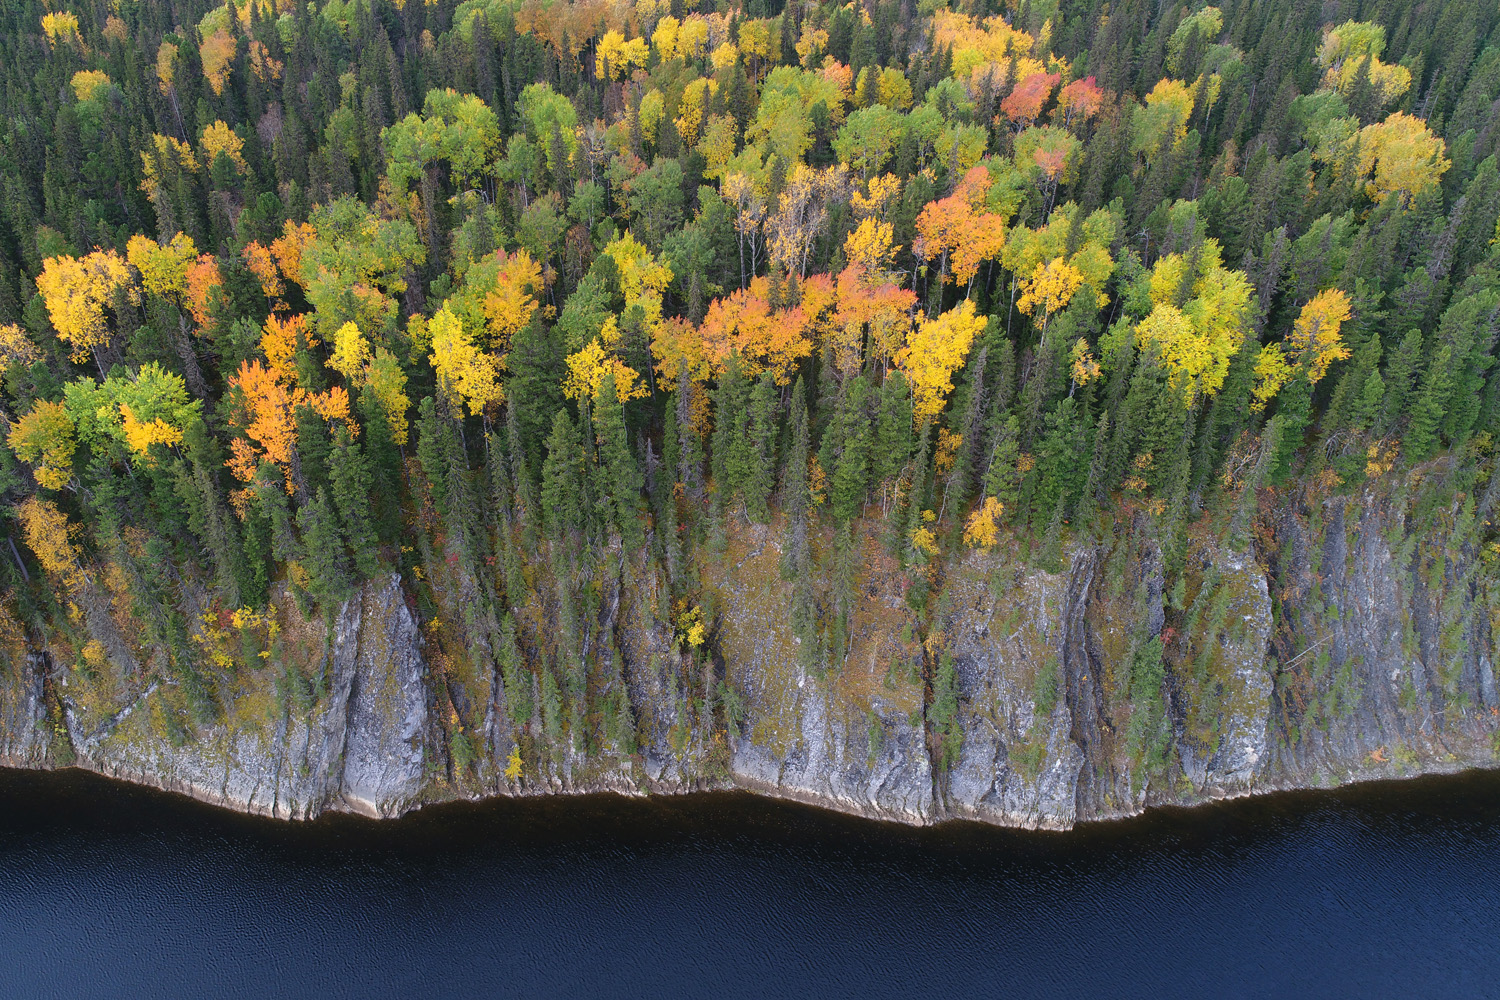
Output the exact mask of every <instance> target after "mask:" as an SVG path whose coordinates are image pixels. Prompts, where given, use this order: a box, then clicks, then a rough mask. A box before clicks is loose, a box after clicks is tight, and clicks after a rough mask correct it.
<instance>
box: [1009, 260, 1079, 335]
mask: <svg viewBox="0 0 1500 1000" xmlns="http://www.w3.org/2000/svg"><path fill="white" fill-rule="evenodd" d="M1020 285H1021V298H1020V300H1019V301H1017V303H1016V305H1017V306H1018V307H1019V308H1020V310H1021V311H1022V312H1023V313H1025V314H1026V315H1028V316H1030V315H1031V313H1032V310H1034V309H1036V308H1038V307H1040V308H1041V314H1042V323H1043V325H1045V324H1046V322H1047V320H1048V319H1049V318H1050V317H1051V316H1052V314H1053V313H1055V312H1057V311H1058V310H1059V309H1062V308H1064V307H1065V306H1067V304H1068V303H1069V302H1070V301H1071V300H1072V298H1073V293H1074V292H1076V291H1078V289H1079V288H1081V287H1083V272H1081V271H1079V270H1078V268H1076V267H1074V266H1073V265H1072V264H1069V263H1068V262H1066V261H1065V260H1063V259H1062V258H1061V257H1053V258H1052V259H1051V260H1049V261H1047V263H1045V264H1038V265H1037V266H1036V269H1035V270H1033V271H1032V272H1031V274H1030V275H1029V276H1027V277H1024V278H1022V279H1021V282H1020Z"/></svg>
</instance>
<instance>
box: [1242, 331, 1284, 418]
mask: <svg viewBox="0 0 1500 1000" xmlns="http://www.w3.org/2000/svg"><path fill="white" fill-rule="evenodd" d="M1291 380H1292V366H1291V365H1289V364H1287V360H1286V355H1285V354H1284V353H1283V352H1282V350H1281V345H1280V344H1267V345H1266V346H1264V347H1262V348H1261V349H1260V353H1259V354H1257V355H1256V356H1255V387H1254V388H1253V389H1251V390H1250V395H1251V403H1250V408H1251V409H1253V410H1255V411H1256V412H1257V413H1259V412H1260V411H1261V410H1264V409H1265V408H1266V404H1267V403H1269V402H1270V401H1271V399H1272V398H1273V397H1274V396H1275V395H1276V394H1277V393H1278V392H1280V391H1281V387H1282V386H1284V385H1286V384H1287V383H1288V382H1290V381H1291Z"/></svg>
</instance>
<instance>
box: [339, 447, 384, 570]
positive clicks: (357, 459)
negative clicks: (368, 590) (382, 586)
mask: <svg viewBox="0 0 1500 1000" xmlns="http://www.w3.org/2000/svg"><path fill="white" fill-rule="evenodd" d="M328 471H329V485H330V494H331V496H332V498H333V504H334V507H335V509H336V510H337V511H338V514H339V520H340V521H341V522H342V523H343V527H344V537H345V538H346V539H348V542H349V548H350V549H351V550H353V552H354V568H355V570H356V571H357V572H358V573H359V575H360V576H361V577H362V578H364V579H369V578H370V577H372V576H374V575H375V574H376V572H378V571H379V569H380V551H379V541H378V539H377V538H376V537H375V526H374V523H373V518H372V517H371V513H370V493H371V487H372V485H373V483H374V476H373V475H372V474H371V472H370V466H369V462H368V461H366V459H365V454H364V450H363V449H361V448H360V446H359V443H358V442H357V441H355V440H354V439H353V438H352V437H350V436H349V431H348V429H347V428H343V427H340V428H339V429H338V431H337V433H335V435H334V442H333V452H332V454H331V455H330V457H329V470H328Z"/></svg>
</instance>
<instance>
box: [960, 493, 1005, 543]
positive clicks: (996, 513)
mask: <svg viewBox="0 0 1500 1000" xmlns="http://www.w3.org/2000/svg"><path fill="white" fill-rule="evenodd" d="M1003 513H1005V505H1004V504H1002V503H1001V502H1000V500H999V499H998V498H996V497H985V498H984V504H983V505H982V506H981V507H980V508H979V509H978V510H976V511H974V513H972V514H970V515H969V520H968V522H967V523H965V525H964V544H965V545H967V546H969V547H970V548H974V549H981V550H983V551H985V552H988V551H989V550H990V549H993V548H994V547H995V543H996V541H998V539H999V535H1000V528H999V521H1000V516H1001V515H1002V514H1003Z"/></svg>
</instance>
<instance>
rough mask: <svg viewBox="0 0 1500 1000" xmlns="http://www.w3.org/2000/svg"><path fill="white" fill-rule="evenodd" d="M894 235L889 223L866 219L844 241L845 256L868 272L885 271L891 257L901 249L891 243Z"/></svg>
mask: <svg viewBox="0 0 1500 1000" xmlns="http://www.w3.org/2000/svg"><path fill="white" fill-rule="evenodd" d="M893 233H894V230H893V228H892V226H891V224H890V223H889V222H880V221H879V220H878V219H876V218H874V217H873V216H869V217H866V218H865V220H864V221H863V222H861V223H860V224H859V226H858V227H856V228H855V230H854V232H852V233H850V234H849V236H848V237H847V238H846V239H845V240H844V256H845V257H847V258H848V259H849V260H850V261H853V262H854V263H856V264H859V265H860V266H861V267H863V268H864V269H865V270H866V271H883V270H885V269H886V265H887V264H888V263H889V262H890V258H891V255H892V254H894V253H895V252H896V251H898V250H900V249H901V248H900V247H899V246H894V245H893V244H892V243H891V239H892V235H893Z"/></svg>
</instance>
